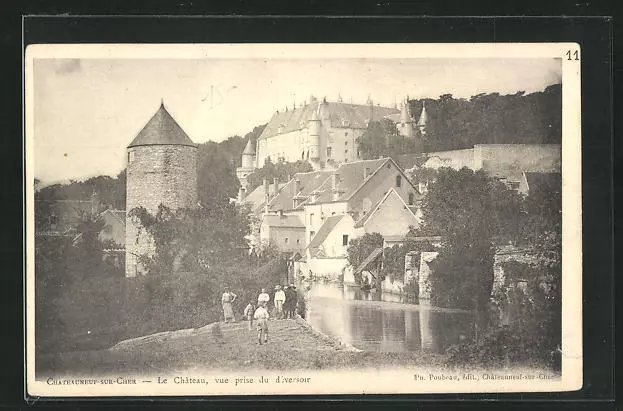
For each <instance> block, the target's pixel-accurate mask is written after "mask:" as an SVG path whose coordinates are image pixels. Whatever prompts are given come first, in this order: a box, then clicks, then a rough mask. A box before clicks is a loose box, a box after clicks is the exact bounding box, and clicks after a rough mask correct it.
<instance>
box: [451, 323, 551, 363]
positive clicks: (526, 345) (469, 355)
mask: <svg viewBox="0 0 623 411" xmlns="http://www.w3.org/2000/svg"><path fill="white" fill-rule="evenodd" d="M539 331H542V330H539V329H538V328H534V329H532V330H530V331H528V330H526V329H525V328H524V329H520V328H511V327H508V326H507V327H502V328H492V329H489V330H488V331H487V332H485V333H484V335H483V336H482V338H480V339H479V341H478V342H477V341H475V340H468V341H466V342H463V343H461V344H457V345H452V346H450V347H448V349H447V350H446V354H447V355H448V359H447V361H446V364H447V365H449V366H465V365H470V366H481V367H485V368H500V367H512V366H532V367H547V368H550V369H553V370H560V364H561V353H560V350H558V349H557V348H556V347H551V346H549V345H547V344H546V341H544V338H543V336H542V334H541V333H540V332H539Z"/></svg>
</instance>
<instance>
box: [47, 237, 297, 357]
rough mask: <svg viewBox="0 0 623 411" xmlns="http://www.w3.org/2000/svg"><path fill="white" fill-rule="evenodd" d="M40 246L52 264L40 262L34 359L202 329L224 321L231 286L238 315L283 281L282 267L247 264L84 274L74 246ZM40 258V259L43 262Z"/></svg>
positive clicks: (65, 243) (63, 243)
mask: <svg viewBox="0 0 623 411" xmlns="http://www.w3.org/2000/svg"><path fill="white" fill-rule="evenodd" d="M49 240H50V239H49V238H48V239H45V240H44V241H45V244H43V243H40V244H39V249H40V250H42V249H44V250H45V251H46V252H48V253H49V252H54V253H55V254H56V253H58V254H56V257H55V259H56V261H57V263H51V262H50V261H48V262H47V263H46V264H38V265H37V272H36V278H37V284H36V300H37V301H36V303H35V306H36V310H37V311H36V326H35V329H36V338H37V349H38V354H44V353H46V352H48V353H49V352H55V351H71V350H87V349H89V350H90V349H99V348H104V347H109V346H112V345H114V344H115V343H116V342H118V341H120V340H123V339H127V338H132V337H137V336H141V335H146V334H150V333H154V332H159V331H166V330H175V329H183V328H191V327H200V326H203V325H205V324H208V323H210V322H214V321H219V319H220V318H221V315H222V312H221V306H220V301H221V294H222V292H223V287H224V286H226V285H227V286H229V287H230V288H231V290H232V291H233V292H234V293H236V294H237V295H238V299H237V300H236V303H235V304H234V309H235V311H236V312H238V313H240V314H241V313H242V310H243V309H244V306H245V305H246V304H247V302H248V301H249V300H251V299H252V300H256V299H257V294H258V293H259V290H260V289H261V288H262V287H267V288H268V287H269V286H273V285H274V284H277V283H281V282H283V277H284V275H285V274H284V273H285V272H284V270H285V267H284V264H283V263H282V261H281V260H279V259H273V260H270V261H267V262H261V261H260V262H257V261H252V262H250V261H246V260H243V261H242V262H239V263H229V264H223V265H213V266H212V267H210V268H209V269H205V270H203V271H201V272H176V273H168V274H164V273H162V274H153V275H149V274H148V275H144V276H139V277H136V278H124V277H123V275H122V273H119V275H114V276H113V275H111V273H112V272H114V271H115V270H118V269H115V268H114V267H110V266H106V265H105V264H104V263H103V264H102V265H101V267H100V268H99V269H96V270H95V271H86V272H85V271H82V270H83V268H81V267H80V266H79V265H77V264H75V263H76V262H77V260H75V259H73V258H71V257H68V255H69V254H72V253H75V252H77V250H76V248H75V247H73V246H72V245H71V241H66V240H63V239H61V240H59V239H56V241H49ZM40 258H41V257H40Z"/></svg>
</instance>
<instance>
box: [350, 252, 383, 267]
mask: <svg viewBox="0 0 623 411" xmlns="http://www.w3.org/2000/svg"><path fill="white" fill-rule="evenodd" d="M382 253H383V248H382V247H379V248H375V249H374V251H372V253H370V255H369V256H367V257H366V259H365V260H363V262H362V263H361V264H359V267H357V269H356V270H355V274H357V273H360V272H362V271H363V270H365V269H366V267H367V266H368V265H370V263H371V262H373V261H374V260H376V259H377V258H378V257H379V256H380V255H381V254H382Z"/></svg>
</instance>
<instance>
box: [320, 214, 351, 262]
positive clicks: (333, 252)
mask: <svg viewBox="0 0 623 411" xmlns="http://www.w3.org/2000/svg"><path fill="white" fill-rule="evenodd" d="M354 225H355V221H354V220H353V219H352V217H351V216H349V215H345V216H344V218H342V219H341V220H340V222H339V223H337V225H336V226H335V227H333V230H331V232H330V233H329V235H328V236H327V238H326V239H325V240H324V241H323V243H322V245H321V248H322V250H323V251H324V252H325V255H326V256H327V257H346V256H347V255H348V254H347V252H346V250H347V248H348V245H343V244H342V242H343V236H344V235H347V236H348V242H350V240H352V239H353V238H355V228H354Z"/></svg>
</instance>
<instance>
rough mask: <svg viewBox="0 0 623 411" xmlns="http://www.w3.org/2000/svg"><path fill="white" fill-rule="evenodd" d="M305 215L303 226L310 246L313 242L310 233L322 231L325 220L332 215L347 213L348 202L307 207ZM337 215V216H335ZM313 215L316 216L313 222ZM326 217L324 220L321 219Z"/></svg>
mask: <svg viewBox="0 0 623 411" xmlns="http://www.w3.org/2000/svg"><path fill="white" fill-rule="evenodd" d="M304 208H305V211H304V215H303V218H304V220H303V224H305V231H306V232H305V234H306V236H305V239H306V243H307V244H309V242H310V240H311V236H310V233H311V232H312V231H313V232H314V233H317V232H318V230H320V227H321V226H322V224H324V219H325V218H326V217H331V216H332V215H341V214H345V213H346V208H347V204H346V202H339V203H323V204H310V205H306V206H305V207H304ZM333 213H335V214H333ZM311 214H313V215H314V218H313V221H312V219H311ZM323 215H324V217H323V218H321V217H322V216H323Z"/></svg>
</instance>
